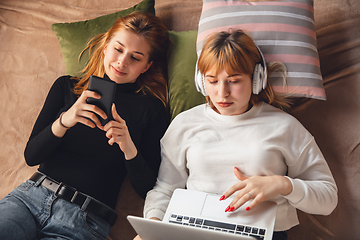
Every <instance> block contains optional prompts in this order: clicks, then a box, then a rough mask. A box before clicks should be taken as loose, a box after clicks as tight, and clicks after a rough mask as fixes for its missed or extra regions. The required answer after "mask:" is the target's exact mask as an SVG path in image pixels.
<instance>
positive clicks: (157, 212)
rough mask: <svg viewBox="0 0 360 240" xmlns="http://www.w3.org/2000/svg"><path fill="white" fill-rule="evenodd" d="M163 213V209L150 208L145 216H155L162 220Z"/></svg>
mask: <svg viewBox="0 0 360 240" xmlns="http://www.w3.org/2000/svg"><path fill="white" fill-rule="evenodd" d="M164 215H165V213H164V212H163V211H161V210H159V209H152V210H150V211H149V212H148V213H147V214H146V216H145V218H152V217H156V218H158V219H160V220H163V218H164Z"/></svg>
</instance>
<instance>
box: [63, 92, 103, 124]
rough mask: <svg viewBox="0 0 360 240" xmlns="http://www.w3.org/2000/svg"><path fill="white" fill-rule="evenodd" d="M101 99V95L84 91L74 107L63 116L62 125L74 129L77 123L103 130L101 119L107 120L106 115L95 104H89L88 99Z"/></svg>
mask: <svg viewBox="0 0 360 240" xmlns="http://www.w3.org/2000/svg"><path fill="white" fill-rule="evenodd" d="M89 98H92V99H101V96H100V94H98V93H96V92H93V91H90V90H86V91H84V92H83V93H82V94H81V96H80V97H79V98H78V100H77V101H76V102H75V103H74V105H73V106H72V107H71V108H70V109H69V110H68V111H66V112H65V113H64V114H63V116H62V119H61V120H62V124H64V125H65V126H67V127H73V126H74V125H75V124H76V123H82V124H84V125H86V126H88V127H91V128H95V127H96V126H97V127H99V128H100V129H103V126H102V124H101V121H100V119H99V118H98V116H100V117H101V118H102V119H106V118H107V115H106V113H105V112H104V111H103V110H102V109H100V108H99V107H98V106H96V105H94V104H89V103H88V102H87V99H89Z"/></svg>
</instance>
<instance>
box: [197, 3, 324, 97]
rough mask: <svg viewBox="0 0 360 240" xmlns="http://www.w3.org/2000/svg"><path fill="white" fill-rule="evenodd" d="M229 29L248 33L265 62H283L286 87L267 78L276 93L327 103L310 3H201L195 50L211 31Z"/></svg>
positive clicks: (277, 77) (199, 50) (272, 77)
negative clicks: (286, 71)
mask: <svg viewBox="0 0 360 240" xmlns="http://www.w3.org/2000/svg"><path fill="white" fill-rule="evenodd" d="M230 28H233V29H242V30H244V31H245V32H247V33H248V34H249V35H250V36H251V37H252V38H253V39H254V42H255V43H256V44H257V45H258V46H259V47H260V49H261V50H262V52H263V53H264V56H265V59H266V61H267V62H273V61H280V62H283V63H284V64H285V65H286V67H287V70H288V74H287V86H285V87H284V86H283V82H282V80H281V78H280V77H279V76H277V75H276V74H273V75H272V76H270V77H269V81H270V82H271V84H272V86H273V89H274V90H275V91H276V92H280V93H286V94H289V95H290V96H294V97H309V98H316V99H321V100H326V95H325V90H324V87H323V81H322V76H321V71H320V62H319V55H318V51H317V44H316V34H315V25H314V8H313V1H312V0H292V1H286V0H285V1H276V2H274V1H272V2H241V1H232V0H204V1H203V10H202V13H201V18H200V22H199V28H198V37H197V44H196V50H197V55H198V56H200V53H201V49H202V45H203V41H204V40H205V38H206V37H207V36H208V35H209V34H210V33H213V32H219V31H224V30H225V31H226V30H229V29H230Z"/></svg>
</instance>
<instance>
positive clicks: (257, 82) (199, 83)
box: [195, 47, 267, 96]
mask: <svg viewBox="0 0 360 240" xmlns="http://www.w3.org/2000/svg"><path fill="white" fill-rule="evenodd" d="M257 49H258V51H259V53H260V57H261V62H260V63H257V64H256V65H255V68H254V73H253V79H252V80H253V94H259V93H260V92H261V91H262V90H263V89H265V88H266V84H267V67H266V61H265V57H264V55H263V53H262V52H261V50H260V48H259V47H257ZM195 87H196V90H197V91H198V92H200V93H202V95H204V96H207V95H208V94H207V92H206V88H205V76H204V74H201V73H200V71H199V69H198V67H197V62H196V71H195Z"/></svg>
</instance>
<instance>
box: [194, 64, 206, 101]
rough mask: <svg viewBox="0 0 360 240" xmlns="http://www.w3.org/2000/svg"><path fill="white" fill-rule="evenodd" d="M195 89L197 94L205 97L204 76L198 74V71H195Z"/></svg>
mask: <svg viewBox="0 0 360 240" xmlns="http://www.w3.org/2000/svg"><path fill="white" fill-rule="evenodd" d="M195 87H196V90H197V91H198V92H200V93H201V94H202V95H204V96H206V95H207V93H206V89H205V79H204V75H203V74H201V73H200V71H199V70H198V69H196V72H195Z"/></svg>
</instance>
